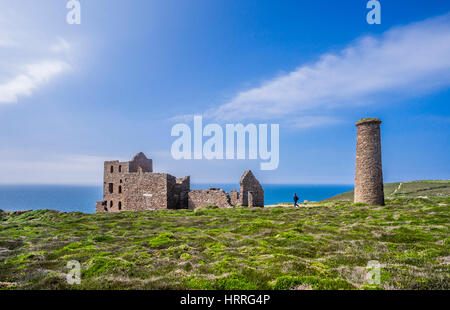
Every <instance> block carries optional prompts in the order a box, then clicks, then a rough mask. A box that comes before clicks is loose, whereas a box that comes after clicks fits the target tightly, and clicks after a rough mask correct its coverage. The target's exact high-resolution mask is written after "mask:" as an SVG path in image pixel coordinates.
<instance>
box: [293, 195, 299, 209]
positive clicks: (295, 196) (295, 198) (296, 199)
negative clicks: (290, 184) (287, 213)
mask: <svg viewBox="0 0 450 310" xmlns="http://www.w3.org/2000/svg"><path fill="white" fill-rule="evenodd" d="M297 201H298V196H297V194H296V193H294V207H298V206H297Z"/></svg>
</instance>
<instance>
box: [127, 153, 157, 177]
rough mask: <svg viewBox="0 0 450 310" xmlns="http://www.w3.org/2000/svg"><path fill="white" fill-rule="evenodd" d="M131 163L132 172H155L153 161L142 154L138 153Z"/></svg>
mask: <svg viewBox="0 0 450 310" xmlns="http://www.w3.org/2000/svg"><path fill="white" fill-rule="evenodd" d="M129 163H130V172H138V170H139V168H141V169H142V172H153V161H152V160H151V159H148V158H147V157H146V156H145V155H144V153H142V152H141V153H137V154H136V156H134V157H133V159H132V160H131V161H130V162H129Z"/></svg>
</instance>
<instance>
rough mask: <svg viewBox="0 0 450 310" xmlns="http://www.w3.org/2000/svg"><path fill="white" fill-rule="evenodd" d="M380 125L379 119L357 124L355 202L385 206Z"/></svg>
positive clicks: (361, 121) (365, 120)
mask: <svg viewBox="0 0 450 310" xmlns="http://www.w3.org/2000/svg"><path fill="white" fill-rule="evenodd" d="M380 124H381V121H380V120H379V119H378V118H365V119H361V120H359V121H358V122H357V123H356V126H357V128H358V133H357V138H356V171H355V202H363V203H367V204H370V205H384V190H383V168H382V165H381V136H380Z"/></svg>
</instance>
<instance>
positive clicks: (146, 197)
mask: <svg viewBox="0 0 450 310" xmlns="http://www.w3.org/2000/svg"><path fill="white" fill-rule="evenodd" d="M103 180H104V183H103V201H98V202H97V203H96V206H95V209H96V212H120V211H143V210H157V209H183V208H187V197H186V195H187V192H189V189H190V188H189V187H190V179H189V177H185V178H181V179H177V178H175V177H174V176H172V175H170V174H167V173H155V172H153V163H152V160H151V159H147V157H146V156H145V155H144V154H143V153H138V154H137V155H136V156H134V158H133V159H132V160H131V161H129V162H119V161H117V160H116V161H106V162H105V163H104V175H103Z"/></svg>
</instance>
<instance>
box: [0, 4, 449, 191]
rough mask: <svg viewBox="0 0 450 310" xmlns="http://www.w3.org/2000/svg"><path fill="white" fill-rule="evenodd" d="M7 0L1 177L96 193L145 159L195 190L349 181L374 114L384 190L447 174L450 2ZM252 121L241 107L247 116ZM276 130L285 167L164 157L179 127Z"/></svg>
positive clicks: (1, 59) (0, 45) (0, 47)
mask: <svg viewBox="0 0 450 310" xmlns="http://www.w3.org/2000/svg"><path fill="white" fill-rule="evenodd" d="M66 2H67V1H65V0H61V1H52V0H41V1H39V2H38V3H37V2H36V1H33V2H31V1H25V0H4V1H2V2H1V3H0V143H1V145H2V147H1V148H0V169H1V171H2V173H1V174H0V183H2V184H22V183H28V184H29V183H33V184H34V183H40V184H42V183H46V184H101V182H102V169H103V164H102V162H103V161H104V160H113V159H120V160H127V159H129V158H131V157H132V156H133V155H134V154H135V153H137V152H139V151H143V152H145V153H146V154H147V155H149V156H150V157H152V158H153V160H154V168H155V170H156V171H167V172H169V173H172V174H174V175H176V176H184V175H191V177H192V182H197V183H199V182H201V183H204V182H212V183H221V182H223V183H225V182H237V181H238V180H239V177H240V175H241V174H242V172H243V170H245V169H252V170H253V171H254V172H255V174H256V175H257V177H259V178H260V179H261V180H262V181H263V182H264V183H306V184H352V183H353V178H354V159H355V154H354V150H355V142H356V141H355V140H356V137H355V135H356V127H355V125H354V123H355V122H356V121H357V120H358V119H360V118H363V117H372V116H373V117H379V118H381V119H382V120H383V124H382V148H383V165H384V176H385V181H387V182H391V181H404V180H418V179H449V177H450V163H449V160H448V158H449V153H450V143H449V141H450V139H449V138H450V135H449V132H450V131H449V129H450V109H449V100H450V87H449V85H450V57H449V56H450V17H449V13H450V2H448V1H441V0H431V1H406V0H405V1H399V0H395V1H393V0H390V1H387V0H384V1H380V2H381V12H382V20H381V25H369V24H367V22H366V14H367V12H368V10H367V9H366V3H367V1H365V0H358V1H356V0H355V1H320V2H319V1H298V0H297V1H262V0H259V1H248V0H245V1H210V0H192V1H185V0H165V1H138V0H134V1H114V2H113V4H112V3H111V1H103V0H96V1H83V0H81V1H80V2H81V16H82V17H81V18H82V21H81V25H69V24H67V23H66V14H67V12H68V11H67V9H66V8H65V4H66ZM242 111H245V112H242ZM193 114H203V115H204V117H205V118H206V120H205V122H209V121H211V122H219V123H221V124H224V123H227V122H232V123H236V122H242V123H244V124H247V123H256V124H258V123H269V124H270V123H279V124H280V164H279V167H278V169H277V170H273V171H260V170H259V163H260V161H259V160H257V161H255V160H253V161H249V160H212V161H208V160H201V161H199V160H197V161H193V160H184V161H183V160H181V161H176V160H173V159H172V158H171V155H170V147H171V144H172V142H173V141H174V139H175V138H173V137H171V136H170V131H171V128H172V126H173V125H174V124H175V123H177V122H179V121H180V120H186V121H189V120H190V116H191V115H193Z"/></svg>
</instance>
